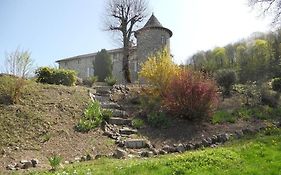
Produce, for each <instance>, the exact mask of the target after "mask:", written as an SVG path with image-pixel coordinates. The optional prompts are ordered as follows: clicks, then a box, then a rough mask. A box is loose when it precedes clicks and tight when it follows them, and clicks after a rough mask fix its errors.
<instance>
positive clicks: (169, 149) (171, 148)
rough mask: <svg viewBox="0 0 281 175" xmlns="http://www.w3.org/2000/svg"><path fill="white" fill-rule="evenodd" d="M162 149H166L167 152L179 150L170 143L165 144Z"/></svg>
mask: <svg viewBox="0 0 281 175" xmlns="http://www.w3.org/2000/svg"><path fill="white" fill-rule="evenodd" d="M162 150H164V151H166V152H167V153H174V152H177V148H176V147H172V146H169V145H165V146H163V148H162Z"/></svg>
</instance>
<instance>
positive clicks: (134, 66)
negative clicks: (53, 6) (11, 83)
mask: <svg viewBox="0 0 281 175" xmlns="http://www.w3.org/2000/svg"><path fill="white" fill-rule="evenodd" d="M172 35H173V33H172V31H171V30H169V29H168V28H165V27H163V26H162V24H161V23H160V22H159V21H158V19H157V18H156V17H155V16H154V15H153V14H152V15H151V17H150V18H149V20H148V21H147V23H146V24H145V25H144V27H143V28H141V29H139V30H137V31H136V32H135V37H136V39H137V46H134V47H132V49H131V55H130V71H131V78H132V82H135V81H138V71H139V70H140V65H141V63H143V62H145V61H146V60H147V57H148V56H150V55H152V54H154V53H156V52H158V51H159V50H161V49H162V48H164V47H167V49H168V51H169V50H170V38H171V36H172ZM122 50H123V49H122V48H118V49H113V50H107V52H108V53H109V54H110V56H111V59H112V63H113V72H112V75H113V76H114V77H115V78H117V80H118V82H124V79H123V73H122V58H123V54H122ZM96 55H97V53H89V54H85V55H78V56H74V57H70V58H64V59H61V60H58V61H56V62H57V63H58V64H59V68H61V69H72V70H75V71H77V72H78V77H80V78H82V79H85V78H87V77H90V76H93V75H95V73H94V72H95V71H94V69H93V62H94V60H95V57H96Z"/></svg>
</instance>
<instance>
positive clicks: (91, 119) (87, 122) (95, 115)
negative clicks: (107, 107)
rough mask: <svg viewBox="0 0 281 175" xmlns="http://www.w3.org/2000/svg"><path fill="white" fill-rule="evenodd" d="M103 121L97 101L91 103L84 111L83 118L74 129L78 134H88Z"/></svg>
mask: <svg viewBox="0 0 281 175" xmlns="http://www.w3.org/2000/svg"><path fill="white" fill-rule="evenodd" d="M102 121H103V116H102V111H101V107H100V104H99V102H98V101H93V102H91V103H90V104H89V105H88V107H87V108H86V109H85V111H84V116H83V118H81V119H80V121H79V123H78V125H77V126H76V129H77V130H78V131H80V132H88V131H89V130H91V129H93V128H96V127H97V126H99V125H100V124H101V123H102Z"/></svg>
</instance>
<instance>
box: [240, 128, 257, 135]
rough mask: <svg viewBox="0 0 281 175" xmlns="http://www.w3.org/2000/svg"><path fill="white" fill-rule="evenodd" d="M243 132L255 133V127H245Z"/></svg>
mask: <svg viewBox="0 0 281 175" xmlns="http://www.w3.org/2000/svg"><path fill="white" fill-rule="evenodd" d="M242 131H243V133H244V134H255V133H256V132H255V130H254V129H251V128H245V129H242Z"/></svg>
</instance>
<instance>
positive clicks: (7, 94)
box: [0, 75, 27, 104]
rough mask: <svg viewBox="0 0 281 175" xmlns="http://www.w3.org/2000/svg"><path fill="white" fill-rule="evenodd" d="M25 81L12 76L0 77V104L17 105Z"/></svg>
mask: <svg viewBox="0 0 281 175" xmlns="http://www.w3.org/2000/svg"><path fill="white" fill-rule="evenodd" d="M26 85H27V80H25V79H23V78H18V77H14V76H9V75H5V76H0V103H2V104H18V103H19V100H20V98H21V97H22V93H23V91H24V88H25V86H26Z"/></svg>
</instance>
